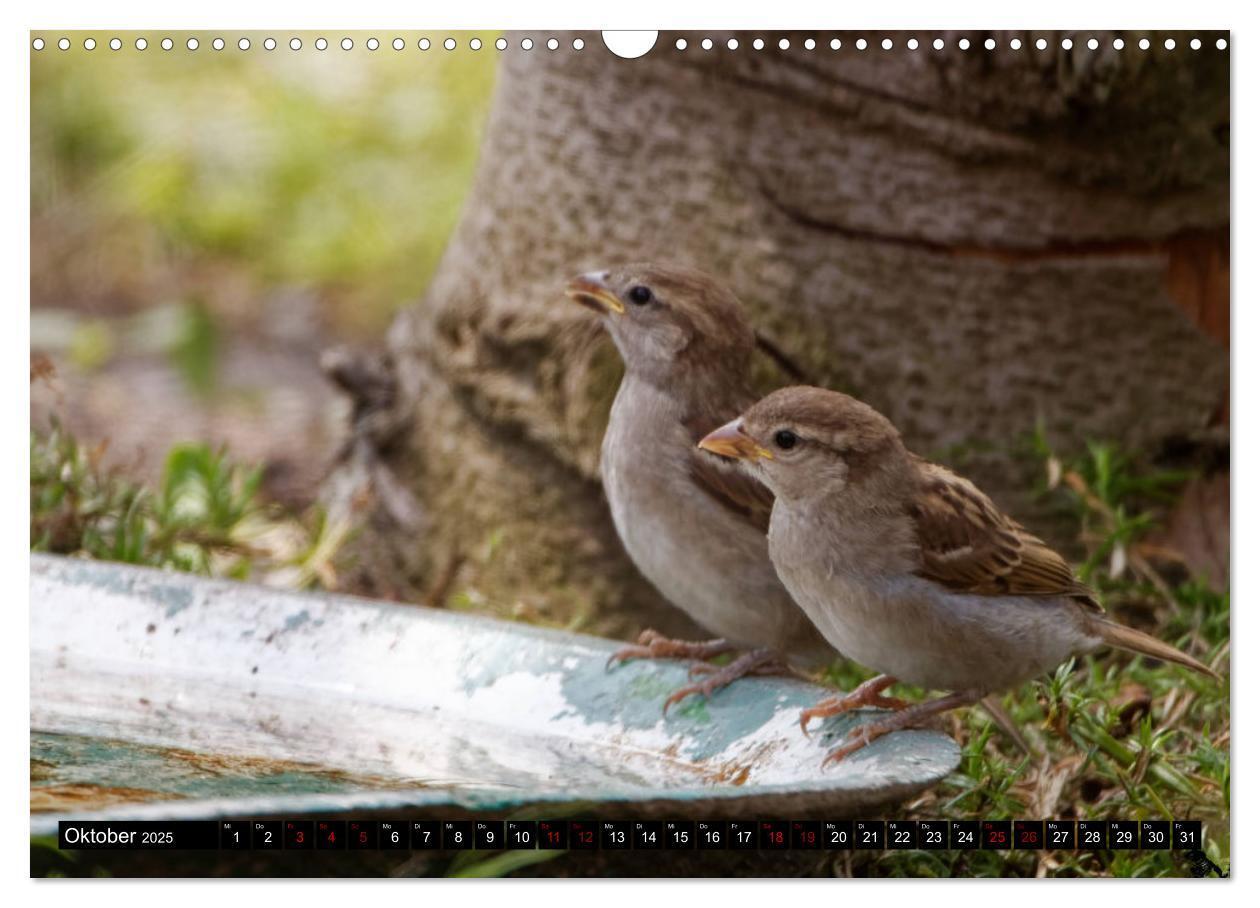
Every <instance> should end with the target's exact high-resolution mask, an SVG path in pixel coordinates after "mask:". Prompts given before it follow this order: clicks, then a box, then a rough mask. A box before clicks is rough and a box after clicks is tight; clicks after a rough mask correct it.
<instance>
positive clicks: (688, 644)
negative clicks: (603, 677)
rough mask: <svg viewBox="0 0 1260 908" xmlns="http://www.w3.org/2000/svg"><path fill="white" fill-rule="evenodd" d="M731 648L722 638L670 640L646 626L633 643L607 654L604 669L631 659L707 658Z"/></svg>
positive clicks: (728, 650)
mask: <svg viewBox="0 0 1260 908" xmlns="http://www.w3.org/2000/svg"><path fill="white" fill-rule="evenodd" d="M732 649H734V647H733V646H731V645H730V644H729V643H727V642H726V641H725V640H722V639H717V640H700V641H690V640H671V639H670V638H669V637H666V636H665V635H664V634H661V633H658V632H657V631H654V630H652V629H651V628H648V629H647V630H645V631H643V633H641V634H639V638H638V640H637V641H636V642H635V643H634V644H632V645H630V646H623V647H622V648H621V649H619V650H617V651H616V652H615V653H613V654H612V655H611V656H609V657H608V661H607V662H605V663H604V671H609V670H611V669H612V668H613V667H614V666H615V665H620V664H621V663H623V662H628V661H630V660H631V659H708V658H710V657H712V656H720V655H721V654H722V653H728V652H730V651H731V650H732Z"/></svg>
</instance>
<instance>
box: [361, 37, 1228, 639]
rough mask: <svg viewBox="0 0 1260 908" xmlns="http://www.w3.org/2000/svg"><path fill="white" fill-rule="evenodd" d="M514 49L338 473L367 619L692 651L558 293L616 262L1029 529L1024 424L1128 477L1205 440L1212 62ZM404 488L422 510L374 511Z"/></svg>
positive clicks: (927, 49) (1049, 55) (1212, 339)
mask: <svg viewBox="0 0 1260 908" xmlns="http://www.w3.org/2000/svg"><path fill="white" fill-rule="evenodd" d="M520 37H521V36H520V35H513V36H512V47H513V49H512V50H509V51H508V52H506V53H504V55H503V63H502V70H501V73H500V77H499V84H498V89H497V91H498V95H497V98H496V101H495V104H494V109H493V113H492V115H491V121H490V123H489V126H488V130H487V134H486V140H485V143H484V147H483V149H482V160H481V165H480V170H479V173H478V176H477V180H476V184H475V186H474V189H473V192H472V194H471V197H470V199H469V201H468V204H467V207H466V210H465V213H464V217H463V220H462V223H461V225H460V227H459V228H458V230H457V232H456V234H455V235H454V237H453V238H452V241H451V243H450V246H449V249H448V250H447V253H446V256H445V259H444V261H443V263H442V266H441V268H440V269H439V273H438V275H437V277H436V278H435V280H434V281H433V284H432V286H431V288H430V290H429V292H428V294H427V295H426V297H425V299H424V300H422V301H421V302H420V303H418V304H417V305H416V306H414V307H413V308H411V309H410V310H409V311H407V312H405V313H404V314H403V315H402V316H400V317H399V319H398V320H397V322H396V324H395V325H394V328H393V330H392V331H391V333H390V336H389V360H390V365H391V367H392V370H393V375H394V380H395V382H396V386H395V387H394V388H393V389H392V392H391V394H390V395H389V403H388V406H387V410H388V413H387V414H385V415H382V414H381V413H377V414H375V416H374V417H373V418H375V419H376V420H377V423H378V425H379V424H385V425H388V427H389V428H388V431H375V432H372V431H369V432H367V433H366V436H365V437H367V438H369V439H370V447H371V451H370V452H367V451H366V448H365V449H364V451H365V453H364V456H363V457H360V458H358V463H359V466H363V464H364V463H368V462H370V464H371V465H370V466H369V467H368V468H367V470H366V472H364V471H363V470H360V471H359V472H358V473H357V474H356V475H357V476H358V480H357V481H359V482H363V481H365V477H369V478H370V476H376V477H378V480H377V481H375V482H374V485H375V491H376V498H375V500H376V501H377V502H378V504H385V505H386V506H384V507H379V506H378V507H377V508H376V510H375V512H374V515H375V516H374V517H373V519H372V521H371V524H372V526H371V529H370V530H369V532H368V534H367V535H366V536H365V537H363V541H362V546H361V551H362V552H363V553H364V554H365V557H370V558H371V559H373V560H372V561H370V562H368V563H366V566H365V571H367V572H369V573H372V574H373V576H374V577H375V578H376V580H377V587H378V591H383V592H391V591H396V590H392V589H391V587H392V586H395V585H397V587H398V590H401V592H402V594H403V595H407V594H408V592H407V589H408V587H411V588H414V589H424V590H429V591H430V594H431V598H436V599H440V600H449V599H450V597H451V595H452V594H454V595H457V596H462V597H464V598H466V599H471V600H472V602H473V603H474V604H480V603H481V602H482V601H483V599H484V602H485V604H486V606H487V607H490V608H496V609H500V610H504V609H508V608H515V609H516V610H518V611H522V610H523V611H526V612H530V613H534V612H537V613H538V616H539V617H541V618H543V619H544V620H545V619H548V618H551V619H553V620H556V621H567V620H570V619H571V618H573V616H574V615H577V614H583V613H584V614H587V615H588V616H590V617H591V618H592V619H593V620H592V621H591V622H589V623H587V624H586V625H585V626H586V627H588V628H590V629H594V630H596V631H602V632H607V633H614V634H625V633H627V632H629V631H631V630H632V629H635V628H637V627H640V626H642V625H644V624H656V625H657V626H659V627H661V628H662V629H663V630H666V631H683V630H686V628H685V625H684V624H683V623H682V619H681V617H680V616H677V615H675V614H674V613H673V611H672V610H671V609H668V608H667V607H666V606H664V605H663V603H661V602H660V601H659V598H658V597H657V596H656V594H655V593H654V592H653V591H652V590H651V588H650V587H648V586H647V585H646V584H645V583H644V582H643V581H642V580H641V579H640V578H639V577H638V576H637V574H636V573H635V571H634V569H633V566H632V565H630V564H629V562H628V561H627V560H626V558H625V556H624V555H623V554H622V552H621V549H620V545H619V543H618V541H617V537H616V535H615V533H614V531H613V528H612V525H611V522H610V521H609V518H608V516H607V509H606V506H605V503H604V501H603V497H602V493H601V491H600V487H599V484H598V475H597V461H598V450H599V440H600V438H601V436H602V432H603V427H604V422H605V419H606V415H607V412H608V407H609V404H610V401H611V399H612V395H613V393H614V391H615V388H616V385H617V382H618V380H619V376H620V364H619V361H618V360H617V357H616V354H615V352H614V351H613V349H612V347H611V345H610V344H609V343H607V342H606V341H605V340H604V338H603V337H602V335H601V334H600V332H598V331H597V330H596V328H595V326H594V325H593V324H592V322H591V320H590V316H589V314H588V313H585V312H584V311H583V310H581V309H579V308H578V307H575V306H572V305H571V304H569V303H567V302H566V301H565V300H564V299H563V297H562V295H561V293H560V290H561V287H562V285H563V282H564V280H565V279H566V278H567V277H568V276H570V275H572V274H575V273H577V272H579V271H583V270H587V269H591V268H595V267H598V266H601V265H606V264H609V263H615V262H619V261H626V260H658V261H671V262H678V263H682V264H688V265H692V266H696V267H699V268H703V269H706V270H708V271H711V272H714V273H716V274H718V275H721V276H722V278H723V279H724V280H726V281H727V282H729V284H730V285H731V286H733V287H734V288H735V290H736V292H737V293H738V294H739V296H740V297H741V299H742V300H743V301H744V303H745V305H746V306H747V308H748V310H749V312H750V314H751V315H752V317H753V319H754V320H755V323H756V325H757V327H758V328H759V329H760V330H762V331H763V332H765V333H767V334H769V335H770V336H771V337H773V338H774V339H775V340H776V341H777V342H778V344H779V345H780V346H781V347H783V348H784V349H786V350H787V351H789V352H790V353H791V354H792V355H793V356H794V357H796V358H797V359H798V360H799V361H800V363H801V364H802V365H803V366H804V367H805V369H806V371H807V372H808V373H809V374H811V376H812V377H813V378H814V380H815V381H816V382H817V383H820V384H825V385H828V386H831V387H835V388H839V389H843V390H847V391H850V392H852V393H854V394H856V395H858V396H860V397H862V398H863V399H865V400H867V401H869V402H870V403H871V404H872V405H874V406H875V407H877V408H878V409H880V410H882V411H883V412H884V413H886V414H887V415H888V416H889V417H890V418H891V419H892V420H893V421H894V422H895V423H896V424H897V425H898V426H900V428H901V429H902V431H903V433H904V434H905V436H906V438H907V440H908V442H909V444H910V445H911V446H912V447H913V448H915V449H917V450H919V451H920V452H922V453H924V454H927V455H930V456H935V457H938V458H940V459H943V460H944V461H946V462H948V463H951V464H953V465H955V466H958V467H960V468H962V469H965V470H966V471H967V472H968V473H969V475H971V476H972V477H973V478H974V479H975V480H976V481H977V482H978V483H979V484H980V485H981V486H982V487H984V488H985V489H986V490H987V491H989V492H990V493H991V494H993V495H994V497H995V498H996V499H997V500H998V501H999V503H1001V504H1002V505H1004V506H1005V507H1007V508H1009V509H1011V510H1013V511H1014V512H1015V513H1016V514H1019V515H1021V516H1023V517H1025V518H1026V519H1029V520H1031V521H1032V522H1033V523H1034V525H1035V524H1036V522H1037V515H1036V513H1035V512H1033V513H1030V499H1029V496H1027V495H1026V493H1025V492H1026V490H1027V489H1028V488H1029V487H1030V484H1031V483H1030V479H1029V471H1030V469H1032V465H1031V464H1029V463H1027V462H1021V461H1020V460H1019V459H1018V458H1015V457H1013V456H1012V454H1011V448H1012V446H1013V444H1014V443H1015V441H1016V440H1017V439H1018V438H1019V437H1021V436H1024V435H1026V434H1027V433H1028V432H1029V431H1030V430H1032V429H1033V427H1034V424H1035V423H1036V422H1037V421H1038V420H1041V421H1043V422H1044V425H1045V427H1046V430H1047V432H1048V435H1049V438H1050V440H1051V441H1052V443H1054V444H1055V445H1056V446H1060V447H1061V448H1063V449H1070V448H1072V446H1074V445H1077V444H1079V443H1081V442H1082V441H1083V440H1085V439H1090V438H1108V439H1114V440H1116V441H1119V442H1121V443H1123V444H1125V445H1128V446H1131V447H1135V448H1138V449H1143V450H1147V451H1153V450H1157V449H1159V448H1160V446H1162V445H1164V444H1166V443H1167V442H1168V441H1169V440H1170V439H1176V440H1181V441H1182V442H1184V440H1185V439H1187V438H1191V439H1194V438H1198V437H1200V436H1201V435H1202V434H1203V433H1204V432H1205V430H1207V429H1208V428H1209V426H1210V425H1211V423H1212V419H1213V416H1214V414H1216V416H1217V419H1218V421H1219V414H1220V412H1221V408H1222V405H1223V403H1224V401H1225V398H1226V389H1227V376H1228V354H1227V352H1226V350H1225V347H1224V346H1223V344H1222V341H1223V340H1226V338H1223V337H1221V332H1220V328H1219V325H1220V322H1221V316H1222V313H1224V317H1225V324H1226V325H1227V324H1228V279H1227V275H1228V225H1229V189H1228V185H1229V62H1228V54H1226V53H1221V52H1219V51H1217V50H1215V48H1213V47H1212V46H1211V43H1210V41H1206V42H1205V43H1206V46H1205V47H1204V49H1202V50H1199V51H1192V50H1190V49H1189V48H1188V47H1186V43H1185V40H1184V37H1183V38H1182V40H1180V41H1179V42H1178V44H1179V47H1178V49H1177V50H1176V51H1174V52H1168V51H1165V50H1164V49H1163V47H1162V42H1163V37H1164V36H1162V35H1152V36H1151V38H1152V40H1153V48H1152V50H1150V51H1147V52H1142V51H1138V50H1137V49H1136V39H1137V37H1138V36H1137V35H1132V34H1129V35H1124V37H1125V39H1126V43H1127V48H1128V49H1126V50H1124V51H1120V52H1116V51H1113V50H1111V49H1110V39H1109V38H1107V39H1104V43H1103V46H1102V48H1101V49H1099V50H1097V51H1088V50H1086V49H1085V48H1084V47H1083V46H1081V47H1079V48H1078V49H1076V50H1072V51H1064V50H1062V49H1059V47H1058V38H1054V37H1052V38H1051V45H1050V49H1048V50H1046V51H1038V50H1036V49H1035V48H1034V47H1033V46H1032V44H1031V41H1032V38H1031V37H1030V36H1023V37H1024V49H1023V50H1021V51H1010V50H999V51H996V52H990V51H985V50H981V49H980V48H981V46H982V44H983V41H984V39H985V37H987V35H986V34H983V33H969V34H967V37H968V38H969V39H970V41H971V50H969V51H962V50H959V49H958V48H957V41H958V38H959V37H961V35H958V34H955V35H942V36H941V37H943V38H944V39H945V41H946V48H947V49H946V50H943V51H936V50H933V49H931V46H930V44H931V40H932V39H933V38H934V37H936V35H933V34H920V35H919V36H918V37H919V40H920V47H919V49H918V50H917V51H909V50H907V49H905V48H904V36H901V37H900V38H899V39H898V48H897V49H895V50H891V51H884V50H882V49H880V47H879V43H878V42H879V40H880V39H881V38H882V37H883V35H882V34H868V35H866V36H865V37H866V38H867V40H868V41H869V42H870V44H869V47H868V48H867V49H866V50H864V51H859V50H857V49H856V47H855V42H856V39H857V38H858V37H860V36H859V35H857V34H855V33H845V34H843V35H842V36H841V37H842V41H843V47H842V49H841V50H840V51H838V52H835V51H832V50H830V49H829V48H828V47H827V41H828V40H829V39H830V38H831V37H832V35H831V34H830V33H829V34H826V35H818V36H816V37H817V39H818V48H817V49H815V50H812V51H810V50H806V49H804V47H803V41H804V39H805V38H806V37H807V35H804V34H792V35H788V36H787V37H788V38H789V40H790V41H791V43H792V47H791V49H790V50H787V51H781V50H779V49H777V43H778V39H779V38H780V37H782V36H780V35H777V34H775V35H770V36H768V40H767V47H766V49H764V50H762V51H753V50H752V49H751V48H750V47H749V46H748V45H749V43H750V40H751V36H749V35H740V36H739V37H740V39H741V45H742V46H741V49H740V50H739V51H737V52H731V51H729V50H726V49H725V41H726V37H727V36H719V35H713V37H714V38H715V42H716V43H715V47H714V48H713V49H712V50H710V51H707V52H706V51H703V50H701V49H700V47H699V37H700V36H698V35H694V34H690V35H687V36H686V37H687V38H688V39H689V41H690V45H691V46H690V48H689V49H688V50H686V51H685V52H679V51H677V50H675V49H674V41H675V38H676V37H678V36H677V35H674V34H662V35H661V36H660V39H659V40H658V42H657V44H656V47H655V49H654V50H653V51H652V52H651V53H650V54H648V55H647V56H646V57H644V58H641V59H638V60H634V61H625V60H619V59H617V58H615V57H613V56H612V55H611V54H609V53H607V52H606V51H605V50H604V49H603V46H602V43H601V41H600V38H599V36H598V35H596V34H584V35H583V38H584V39H585V42H586V49H585V50H583V51H581V52H573V51H570V50H568V49H567V48H568V45H569V40H568V39H567V38H566V39H562V41H561V48H563V49H562V50H558V51H555V52H550V51H547V50H545V49H544V48H543V42H544V41H545V38H546V36H537V35H535V36H534V40H535V49H534V50H532V51H529V52H524V51H521V50H518V49H517V48H518V47H519V39H520ZM570 37H571V36H570ZM994 37H996V38H997V39H998V42H999V47H1003V48H1005V47H1006V46H1007V43H1008V41H1009V35H1006V34H996V35H994ZM1214 39H1215V36H1211V40H1214ZM1082 40H1083V39H1082ZM420 216H422V214H421V215H420ZM1196 321H1197V322H1198V323H1199V324H1200V325H1203V326H1204V327H1205V328H1206V331H1205V330H1200V329H1199V328H1198V327H1197V326H1196ZM761 366H762V369H763V372H764V375H763V376H762V378H763V382H764V385H765V386H766V387H770V386H773V385H774V384H776V383H777V384H782V383H785V381H786V380H785V379H784V377H783V376H782V374H781V373H776V371H775V366H774V365H773V364H771V363H770V362H769V361H768V360H767V361H766V362H764V363H762V364H761ZM362 434H363V433H361V435H362ZM358 443H359V444H360V446H361V447H362V446H363V444H364V442H363V438H360V440H359V442H358ZM352 460H353V459H352ZM353 472H354V471H353V470H350V469H348V470H347V471H345V472H343V476H342V478H343V479H345V478H346V477H347V476H350V475H351V474H352V473H353ZM350 484H351V485H354V483H353V482H351V483H350ZM382 485H384V486H385V487H386V488H385V489H383V488H382ZM387 489H393V490H394V491H393V492H389V491H387ZM403 489H406V490H409V493H410V495H411V496H414V501H412V502H409V503H408V504H407V505H406V506H404V507H401V508H400V507H398V506H389V505H388V503H387V502H385V501H384V499H387V498H390V497H397V495H395V493H398V494H400V495H402V497H403V498H406V495H407V493H404V492H402V490H403ZM409 509H410V511H411V514H410V517H408V516H406V513H404V514H403V515H402V516H401V517H400V515H399V514H398V513H396V512H398V511H400V510H401V511H403V512H408V511H409ZM1039 529H1041V528H1040V527H1039ZM386 566H388V569H389V572H392V573H389V572H386V571H385V567H386ZM387 574H388V577H389V578H392V579H387ZM399 578H402V579H399ZM435 585H436V586H437V587H439V589H438V590H437V591H436V592H434V591H433V588H434V586H435ZM382 586H383V587H384V589H383V590H382V589H381V587H382Z"/></svg>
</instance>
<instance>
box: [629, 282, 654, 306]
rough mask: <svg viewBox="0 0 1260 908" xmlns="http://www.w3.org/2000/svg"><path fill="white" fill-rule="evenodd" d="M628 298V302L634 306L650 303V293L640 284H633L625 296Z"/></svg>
mask: <svg viewBox="0 0 1260 908" xmlns="http://www.w3.org/2000/svg"><path fill="white" fill-rule="evenodd" d="M626 296H628V297H629V298H630V302H632V303H634V304H635V305H636V306H644V305H646V304H648V303H650V302H652V291H651V290H649V289H648V288H647V287H644V286H643V285H642V284H635V285H634V286H633V287H631V288H630V292H629V293H628V294H626Z"/></svg>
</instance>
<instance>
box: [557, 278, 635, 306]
mask: <svg viewBox="0 0 1260 908" xmlns="http://www.w3.org/2000/svg"><path fill="white" fill-rule="evenodd" d="M607 277H608V272H606V271H592V272H590V273H588V274H579V275H578V276H577V277H575V278H574V279H573V280H571V281H569V284H568V286H567V287H565V288H564V295H565V296H567V297H568V298H569V299H571V300H573V301H574V302H577V303H580V304H581V305H583V306H585V307H586V308H587V309H594V310H595V311H596V312H598V313H599V314H600V315H604V314H605V313H608V312H611V313H613V314H614V315H623V314H624V313H625V311H626V307H625V305H624V304H623V303H622V302H621V300H619V299H617V294H615V293H613V292H612V288H611V287H609V286H608V284H607V283H606V280H607Z"/></svg>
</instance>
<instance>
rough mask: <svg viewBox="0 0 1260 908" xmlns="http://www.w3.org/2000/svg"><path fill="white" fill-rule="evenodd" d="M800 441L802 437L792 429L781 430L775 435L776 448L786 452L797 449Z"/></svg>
mask: <svg viewBox="0 0 1260 908" xmlns="http://www.w3.org/2000/svg"><path fill="white" fill-rule="evenodd" d="M798 441H800V437H799V436H798V435H797V434H796V433H795V432H793V431H792V430H791V429H780V430H779V431H778V432H775V433H774V444H775V447H778V448H782V449H783V450H784V451H787V450H789V449H791V448H795V447H796V443H797V442H798Z"/></svg>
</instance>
